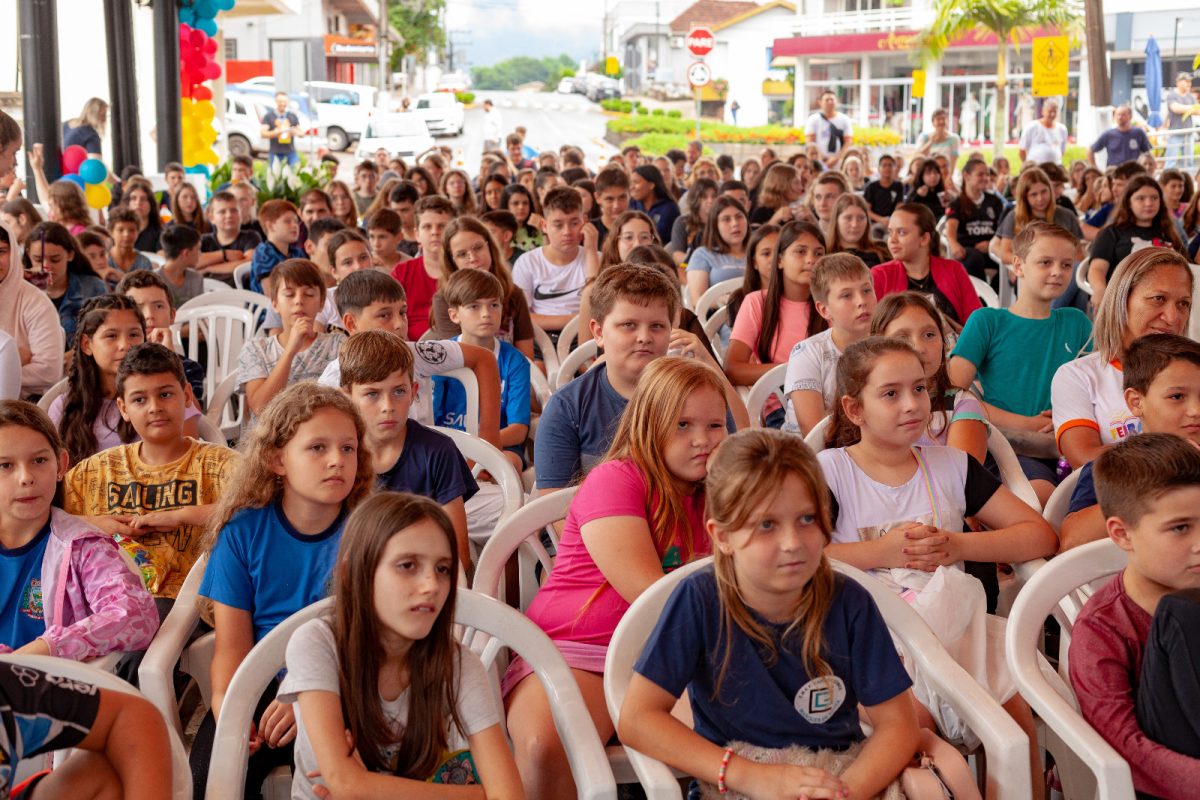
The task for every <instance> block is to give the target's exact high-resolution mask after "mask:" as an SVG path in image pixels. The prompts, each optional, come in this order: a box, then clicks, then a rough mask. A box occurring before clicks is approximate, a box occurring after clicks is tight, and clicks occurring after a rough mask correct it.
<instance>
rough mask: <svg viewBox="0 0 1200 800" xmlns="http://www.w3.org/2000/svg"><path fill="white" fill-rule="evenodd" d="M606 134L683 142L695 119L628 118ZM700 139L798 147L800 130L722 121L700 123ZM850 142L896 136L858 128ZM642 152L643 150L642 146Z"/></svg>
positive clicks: (890, 140) (611, 124)
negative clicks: (733, 123) (741, 126)
mask: <svg viewBox="0 0 1200 800" xmlns="http://www.w3.org/2000/svg"><path fill="white" fill-rule="evenodd" d="M608 131H609V133H610V134H616V135H617V136H618V137H620V138H621V139H628V140H629V143H632V144H639V145H640V142H637V141H634V139H635V137H636V138H637V139H642V138H646V137H649V136H654V137H655V138H652V139H649V140H648V141H650V142H654V143H657V142H659V141H666V139H660V138H658V137H660V136H667V137H684V139H683V141H684V142H686V140H687V139H690V138H692V137H693V136H694V135H695V131H696V122H695V120H688V119H679V118H673V117H670V116H654V115H650V116H646V115H630V116H623V117H619V118H617V119H612V120H609V121H608ZM700 138H701V139H703V140H704V141H705V142H712V143H714V144H761V145H802V144H804V131H802V130H801V129H799V128H792V127H789V126H785V125H759V126H757V127H754V128H739V127H737V126H736V125H727V124H725V123H722V122H711V121H707V120H701V121H700ZM854 143H855V144H856V145H860V146H864V147H881V146H883V147H890V146H895V145H898V144H900V136H899V134H897V133H896V132H895V131H893V130H890V129H887V128H858V127H856V128H855V129H854ZM643 149H646V148H645V147H643Z"/></svg>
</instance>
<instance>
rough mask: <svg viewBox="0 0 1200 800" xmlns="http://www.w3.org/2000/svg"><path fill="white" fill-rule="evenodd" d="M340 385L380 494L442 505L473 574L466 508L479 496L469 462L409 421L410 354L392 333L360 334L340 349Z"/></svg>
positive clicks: (452, 446) (432, 433)
mask: <svg viewBox="0 0 1200 800" xmlns="http://www.w3.org/2000/svg"><path fill="white" fill-rule="evenodd" d="M339 358H340V361H341V384H342V391H343V392H345V393H346V394H347V395H348V396H349V397H350V400H351V402H353V403H354V405H355V407H356V408H357V409H358V413H359V414H361V415H362V418H363V424H364V425H365V426H366V434H365V435H364V437H363V444H365V445H366V446H367V448H368V449H369V450H370V451H371V457H372V460H373V461H374V465H375V474H376V476H377V477H378V481H379V488H381V489H387V490H391V491H395V492H412V493H413V494H419V495H423V496H425V497H428V498H430V499H432V500H435V501H436V502H438V503H440V504H441V506H442V509H443V510H444V511H445V512H446V515H447V516H449V517H450V521H451V522H452V523H453V524H454V533H455V535H456V537H457V540H458V552H459V558H460V559H461V560H462V562H463V566H464V568H468V569H469V568H470V564H471V550H470V546H469V544H468V540H467V512H466V508H465V506H464V504H465V503H466V501H467V500H470V499H471V497H472V496H474V494H475V493H476V492H477V491H479V485H478V484H477V483H475V478H473V477H472V476H471V469H470V467H468V466H467V462H466V459H464V458H463V457H462V454H460V453H459V452H458V448H457V447H456V446H455V444H454V442H453V441H451V440H450V438H449V437H448V436H446V435H445V434H442V433H438V432H437V431H435V430H432V429H430V428H426V427H425V426H424V425H422V424H421V423H419V422H417V421H416V420H413V419H409V417H408V407H409V406H410V405H412V401H413V395H414V394H415V393H416V391H417V384H416V382H414V381H413V355H412V350H410V349H409V347H408V345H407V344H406V343H405V341H404V340H403V339H401V338H400V337H399V336H397V335H396V334H394V333H392V332H391V331H385V330H368V331H362V332H361V333H356V334H354V335H353V336H351V337H350V338H349V339H347V340H346V343H345V344H343V345H342V350H341V354H340V357H339Z"/></svg>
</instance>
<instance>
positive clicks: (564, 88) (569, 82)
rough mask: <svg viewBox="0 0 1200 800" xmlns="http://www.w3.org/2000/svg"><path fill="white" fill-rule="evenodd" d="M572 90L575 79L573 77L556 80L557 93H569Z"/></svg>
mask: <svg viewBox="0 0 1200 800" xmlns="http://www.w3.org/2000/svg"><path fill="white" fill-rule="evenodd" d="M574 91H575V79H574V78H563V79H562V80H561V81H559V82H558V93H559V94H571V93H572V92H574Z"/></svg>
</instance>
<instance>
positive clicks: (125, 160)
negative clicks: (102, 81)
mask: <svg viewBox="0 0 1200 800" xmlns="http://www.w3.org/2000/svg"><path fill="white" fill-rule="evenodd" d="M104 35H105V44H106V46H107V49H108V96H109V99H110V100H111V102H110V103H109V114H108V117H109V123H110V124H111V125H112V148H113V152H112V170H113V172H114V173H116V174H117V175H120V174H121V170H123V169H124V168H125V167H127V166H129V165H130V164H132V165H134V166H139V167H140V166H141V165H142V147H141V134H140V133H139V132H138V92H137V74H136V61H135V58H134V53H135V49H136V48H135V47H134V41H133V8H132V7H131V5H130V0H104Z"/></svg>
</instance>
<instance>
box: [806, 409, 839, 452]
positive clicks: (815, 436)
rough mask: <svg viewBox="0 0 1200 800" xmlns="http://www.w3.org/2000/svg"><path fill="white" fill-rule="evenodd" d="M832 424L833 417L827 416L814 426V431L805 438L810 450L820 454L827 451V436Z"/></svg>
mask: <svg viewBox="0 0 1200 800" xmlns="http://www.w3.org/2000/svg"><path fill="white" fill-rule="evenodd" d="M832 424H833V417H829V416H826V417H822V418H821V421H820V422H818V423H817V424H816V425H814V426H813V429H812V430H811V431H809V432H808V435H807V436H805V437H804V443H805V444H806V445H808V449H809V450H812V451H813V452H814V453H819V452H821V451H822V450H824V449H825V436H826V434H827V433H829V426H830V425H832Z"/></svg>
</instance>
